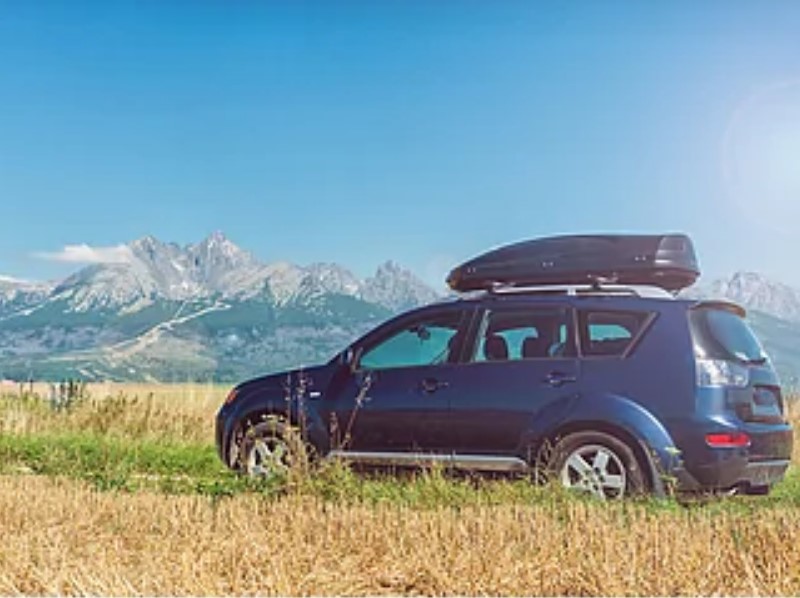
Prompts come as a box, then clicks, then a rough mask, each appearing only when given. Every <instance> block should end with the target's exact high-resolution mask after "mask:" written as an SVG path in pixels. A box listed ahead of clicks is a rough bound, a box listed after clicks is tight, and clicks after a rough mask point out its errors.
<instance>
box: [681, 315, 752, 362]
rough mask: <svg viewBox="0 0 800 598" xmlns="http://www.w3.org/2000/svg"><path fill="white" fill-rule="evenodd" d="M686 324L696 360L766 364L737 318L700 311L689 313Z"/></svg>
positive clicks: (746, 329) (750, 335) (747, 330)
mask: <svg viewBox="0 0 800 598" xmlns="http://www.w3.org/2000/svg"><path fill="white" fill-rule="evenodd" d="M689 320H690V323H691V328H692V337H693V340H694V345H695V352H696V353H697V354H698V356H699V357H706V358H709V359H736V360H739V361H745V362H751V363H760V362H763V361H766V359H767V355H766V353H765V352H764V349H763V348H762V346H761V343H760V342H758V338H756V335H755V334H753V331H752V330H750V327H749V326H748V325H747V322H745V321H744V320H743V319H742V318H741V317H739V315H737V314H735V313H733V312H731V311H728V310H724V309H710V308H700V309H694V310H692V311H690V312H689Z"/></svg>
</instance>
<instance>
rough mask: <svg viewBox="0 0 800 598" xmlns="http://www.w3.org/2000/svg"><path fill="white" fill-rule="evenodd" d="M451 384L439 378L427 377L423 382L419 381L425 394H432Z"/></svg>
mask: <svg viewBox="0 0 800 598" xmlns="http://www.w3.org/2000/svg"><path fill="white" fill-rule="evenodd" d="M448 386H450V383H449V382H444V381H443V380H437V379H436V378H425V379H424V380H423V381H422V382H420V383H419V388H420V390H421V391H422V392H424V393H425V394H431V393H434V392H436V391H437V390H439V389H440V388H447V387H448Z"/></svg>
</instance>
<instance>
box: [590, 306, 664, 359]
mask: <svg viewBox="0 0 800 598" xmlns="http://www.w3.org/2000/svg"><path fill="white" fill-rule="evenodd" d="M584 313H586V314H588V313H604V314H609V313H610V314H617V313H618V314H637V313H640V314H645V317H644V320H642V325H641V326H640V327H639V330H638V331H637V332H636V334H634V335H633V336H632V337H631V341H630V342H629V343H628V346H627V347H625V350H624V351H622V353H619V354H618V355H591V354H587V353H586V351H585V350H584V349H585V347H584V345H585V343H586V341H587V339H588V333H589V330H588V327H585V326H583V325H582V323H581V314H584ZM658 315H659V314H658V312H657V311H652V310H644V309H607V308H603V309H595V308H591V307H583V308H576V309H575V332H576V334H577V336H578V338H577V342H578V356H579V357H580V359H582V360H595V359H618V360H623V359H628V358H629V357H630V356H631V355H632V354H633V352H634V351H635V350H636V349H637V347H638V346H639V344H640V343H641V341H642V339H643V338H644V336H645V335H646V334H647V331H648V330H650V327H651V326H652V325H653V322H655V320H656V319H657V318H658ZM584 328H586V329H585V330H584Z"/></svg>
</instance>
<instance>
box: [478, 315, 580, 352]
mask: <svg viewBox="0 0 800 598" xmlns="http://www.w3.org/2000/svg"><path fill="white" fill-rule="evenodd" d="M568 328H569V319H568V312H567V311H566V310H563V309H538V310H531V309H502V310H493V311H489V312H487V314H486V317H485V318H484V323H483V328H482V329H481V332H480V334H479V336H478V343H477V346H476V347H475V352H474V354H473V358H472V360H473V361H507V360H519V359H546V358H553V357H562V356H565V355H571V354H572V351H571V346H570V345H569V343H568V339H569V334H568V332H567V331H568Z"/></svg>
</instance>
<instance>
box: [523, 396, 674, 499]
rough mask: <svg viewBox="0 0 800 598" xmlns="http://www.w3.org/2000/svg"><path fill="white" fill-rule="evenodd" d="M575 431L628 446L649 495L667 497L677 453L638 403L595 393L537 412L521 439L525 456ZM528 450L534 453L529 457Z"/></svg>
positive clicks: (534, 454) (621, 397) (663, 428)
mask: <svg viewBox="0 0 800 598" xmlns="http://www.w3.org/2000/svg"><path fill="white" fill-rule="evenodd" d="M578 431H597V432H603V433H606V434H609V435H611V436H613V437H615V438H616V439H618V440H619V441H621V442H624V443H625V444H627V445H628V446H629V447H630V448H631V449H632V450H633V452H634V454H635V456H636V458H637V459H638V460H639V463H640V466H641V467H642V469H643V471H644V473H645V475H646V478H647V481H648V483H649V484H650V487H651V490H652V492H653V493H654V494H655V495H657V496H663V495H665V494H666V487H665V479H669V478H670V477H671V476H672V474H673V472H674V471H675V468H676V467H678V466H680V465H681V464H682V463H681V459H680V451H678V450H677V449H676V447H675V444H674V441H673V440H672V437H671V435H670V434H669V432H668V431H667V430H666V428H665V427H664V425H663V424H662V423H661V421H660V420H659V419H658V418H657V417H656V416H655V415H654V414H653V413H652V412H651V411H650V410H648V409H646V408H645V407H644V406H643V405H641V404H640V403H639V402H637V401H635V400H633V399H631V398H628V397H626V396H622V395H617V394H596V395H583V396H580V397H576V398H575V400H573V401H571V402H569V403H568V404H567V403H566V402H565V403H563V404H561V405H557V404H556V405H552V408H551V409H546V410H544V412H543V413H538V414H537V415H536V417H535V420H534V421H533V422H532V426H531V429H530V430H529V432H528V434H527V435H526V437H525V438H524V439H523V446H527V447H529V449H528V455H527V456H528V457H529V458H530V457H532V456H535V457H537V458H538V457H539V456H540V451H541V450H542V449H543V448H546V447H547V446H548V445H547V443H550V444H549V446H551V447H552V446H554V445H555V442H557V441H558V440H559V439H560V438H563V437H564V436H566V435H567V434H571V433H574V432H578ZM530 448H533V449H534V450H535V451H536V452H535V453H533V454H531V452H530Z"/></svg>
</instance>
